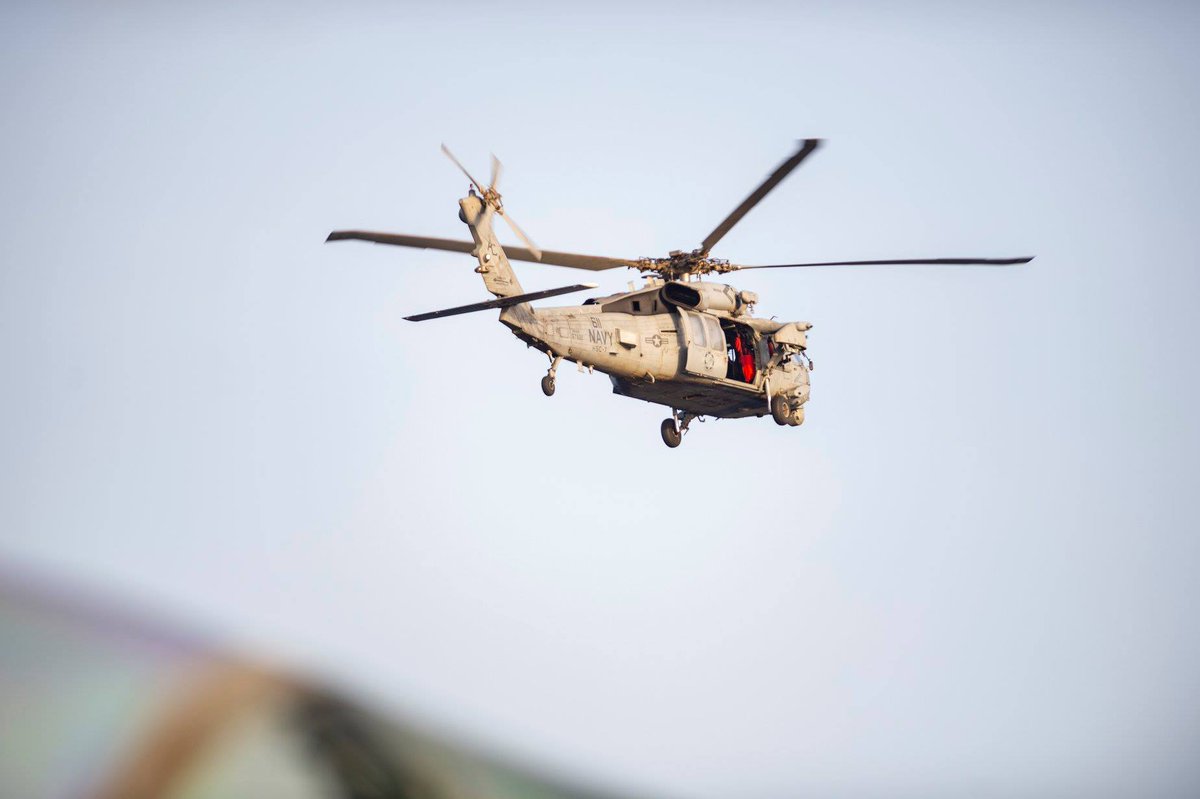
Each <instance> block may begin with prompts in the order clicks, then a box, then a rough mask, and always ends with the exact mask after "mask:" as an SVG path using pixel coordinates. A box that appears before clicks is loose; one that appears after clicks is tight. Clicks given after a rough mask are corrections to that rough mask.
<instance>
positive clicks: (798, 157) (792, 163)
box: [700, 139, 821, 255]
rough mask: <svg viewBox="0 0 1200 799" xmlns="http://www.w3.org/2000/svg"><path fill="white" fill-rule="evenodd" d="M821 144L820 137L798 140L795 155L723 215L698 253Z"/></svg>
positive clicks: (708, 248) (720, 236)
mask: <svg viewBox="0 0 1200 799" xmlns="http://www.w3.org/2000/svg"><path fill="white" fill-rule="evenodd" d="M820 144H821V140H820V139H804V140H803V141H801V142H800V148H799V149H798V150H796V153H795V155H793V156H792V157H791V158H789V159H787V160H786V161H784V162H783V163H782V164H780V165H779V168H778V169H776V170H775V171H774V172H772V173H771V174H770V175H769V176H768V177H767V179H766V180H764V181H763V182H762V185H760V186H759V187H758V188H757V189H755V190H754V191H752V192H750V196H749V197H747V198H746V199H745V200H743V201H742V204H741V205H739V206H738V207H737V208H734V209H733V213H731V214H730V215H729V216H727V217H725V221H724V222H722V223H721V224H719V225H717V227H716V229H714V230H713V232H712V233H709V234H708V238H706V239H705V240H704V243H703V244H702V245H701V246H700V254H701V255H708V253H709V252H710V251H711V250H712V248H713V246H714V245H715V244H716V243H717V242H718V241H720V240H721V239H722V238H723V237H724V236H725V234H726V233H728V232H729V231H730V230H731V229H732V228H733V226H734V225H736V224H737V223H738V222H739V221H741V219H742V217H743V216H745V215H746V214H748V213H750V209H751V208H753V207H754V206H756V205H758V203H759V202H760V201H761V200H762V198H763V197H766V196H767V194H768V193H770V191H771V189H773V188H775V187H776V186H778V185H779V184H780V182H781V181H782V180H783V179H784V178H786V177H787V176H788V174H789V173H791V171H792V170H793V169H795V168H796V167H798V166H800V162H801V161H803V160H804V159H805V158H808V156H809V155H811V154H812V151H813V150H815V149H817V147H818V146H819V145H820Z"/></svg>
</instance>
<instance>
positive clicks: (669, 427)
mask: <svg viewBox="0 0 1200 799" xmlns="http://www.w3.org/2000/svg"><path fill="white" fill-rule="evenodd" d="M659 430H660V431H661V432H662V440H663V443H664V444H666V445H667V446H668V447H670V448H671V449H675V447H678V446H679V442H680V441H683V433H681V432H679V428H678V427H676V426H675V420H674V419H663V421H662V424H661V425H659Z"/></svg>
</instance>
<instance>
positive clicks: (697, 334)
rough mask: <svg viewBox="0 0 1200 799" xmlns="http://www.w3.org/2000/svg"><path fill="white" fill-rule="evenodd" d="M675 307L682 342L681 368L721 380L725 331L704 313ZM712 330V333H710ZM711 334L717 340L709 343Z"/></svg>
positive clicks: (725, 365)
mask: <svg viewBox="0 0 1200 799" xmlns="http://www.w3.org/2000/svg"><path fill="white" fill-rule="evenodd" d="M677 310H678V311H679V338H680V340H681V341H683V342H684V356H683V370H684V371H685V372H687V373H689V374H693V375H699V376H701V377H709V378H712V379H714V380H721V379H723V378H724V377H725V370H726V369H727V368H728V356H727V355H726V353H725V334H724V332H723V331H722V330H721V323H720V322H718V321H717V319H716V318H715V317H712V316H709V315H708V314H702V313H695V312H690V311H685V310H683V309H682V308H679V309H677ZM714 331H715V334H714ZM713 335H715V336H716V338H717V341H716V342H714V343H710V342H709V339H710V338H711V337H712V336H713Z"/></svg>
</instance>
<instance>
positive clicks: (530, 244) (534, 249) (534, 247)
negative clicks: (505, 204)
mask: <svg viewBox="0 0 1200 799" xmlns="http://www.w3.org/2000/svg"><path fill="white" fill-rule="evenodd" d="M500 215H501V216H503V217H504V221H505V222H507V223H508V226H509V227H510V228H512V231H513V233H516V234H517V238H519V239H520V240H521V243H522V244H524V245H525V246H526V247H528V248H529V251H530V252H531V253H533V257H534V258H537V259H538V260H539V261H540V260H542V251H541V250H539V249H538V246H537V245H536V244H534V243H533V241H532V240H530V238H529V237H528V236H526V235H525V231H524V230H521V228H520V226H519V225H517V223H516V222H514V221H513V218H512V217H511V216H509V215H508V213H507V212H506V211H501V212H500Z"/></svg>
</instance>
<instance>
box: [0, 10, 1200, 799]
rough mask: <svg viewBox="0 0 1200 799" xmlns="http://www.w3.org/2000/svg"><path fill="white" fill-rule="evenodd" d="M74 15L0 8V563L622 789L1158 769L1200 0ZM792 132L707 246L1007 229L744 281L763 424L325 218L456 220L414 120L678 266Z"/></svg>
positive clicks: (1190, 535)
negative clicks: (796, 331)
mask: <svg viewBox="0 0 1200 799" xmlns="http://www.w3.org/2000/svg"><path fill="white" fill-rule="evenodd" d="M105 6H106V7H105V8H104V10H98V9H97V8H93V7H91V6H88V5H85V4H80V5H53V4H45V3H36V4H35V3H27V4H19V3H9V4H5V5H4V7H3V9H2V10H0V98H2V102H3V105H2V107H3V109H4V113H3V114H2V115H0V145H2V146H0V166H2V170H0V174H2V175H3V180H0V229H2V235H0V264H2V266H3V270H2V273H0V281H2V282H0V326H2V330H3V335H2V336H0V368H2V370H3V371H2V374H3V386H4V390H3V392H0V420H2V421H0V436H2V438H0V441H2V442H3V443H2V446H0V470H2V475H3V479H2V480H0V559H2V560H3V561H4V562H7V563H10V564H16V565H19V566H21V567H23V568H29V569H34V570H37V571H38V572H39V573H44V574H49V575H54V576H58V577H62V578H66V579H70V580H75V581H79V582H80V583H81V584H85V585H90V586H93V587H95V588H97V589H99V590H100V591H101V592H103V593H107V594H111V595H113V596H118V597H123V598H125V599H127V600H130V601H132V602H135V603H138V604H141V605H143V606H144V607H146V608H147V609H148V610H149V611H151V612H152V613H154V614H156V615H159V616H161V617H164V618H166V619H169V620H173V621H176V622H178V623H180V624H183V625H191V626H194V627H196V628H198V629H200V630H205V631H209V632H211V633H213V634H215V635H217V636H218V637H220V638H223V639H226V640H228V641H230V642H231V643H233V644H235V645H237V646H240V647H243V648H246V649H249V650H251V651H255V652H262V653H269V654H270V655H271V656H273V657H277V658H281V659H283V660H286V661H288V662H293V663H298V664H301V665H302V666H304V667H305V668H308V669H311V670H313V671H314V672H316V673H318V674H322V675H326V676H327V677H328V678H330V679H332V680H334V681H336V682H337V683H339V684H342V685H345V686H347V687H349V688H351V689H352V690H353V691H355V692H357V693H358V694H359V695H360V696H365V697H367V698H369V699H371V700H372V701H376V702H379V703H381V704H382V705H384V706H385V707H391V708H395V709H396V710H397V711H398V712H406V711H409V712H415V713H418V714H422V715H424V716H427V717H429V718H433V719H436V720H438V721H439V722H441V723H443V724H446V725H448V726H449V727H451V728H454V729H458V730H460V731H462V732H463V733H464V734H466V735H468V736H471V737H474V738H476V739H478V740H481V741H484V742H487V743H489V744H491V745H492V746H495V747H497V748H500V749H502V750H504V751H509V752H514V753H517V754H523V755H534V756H536V758H537V759H538V760H540V761H542V762H547V763H550V764H554V765H557V766H558V767H561V768H564V769H567V770H570V771H572V772H575V773H578V774H585V775H597V776H599V777H600V778H602V779H604V780H606V781H608V782H609V783H611V784H615V785H617V786H625V787H628V788H631V789H635V790H639V791H643V792H647V793H655V794H665V795H670V796H681V797H683V796H686V797H705V798H707V797H713V798H714V799H715V798H716V797H727V796H732V795H736V796H747V797H778V796H794V795H806V794H807V795H823V796H882V795H887V796H918V795H919V796H936V795H943V796H963V795H971V796H989V795H995V796H1058V797H1061V796H1091V797H1097V796H1135V795H1136V796H1180V795H1187V794H1194V793H1195V792H1196V791H1197V790H1200V765H1198V763H1200V761H1197V759H1196V758H1195V753H1196V752H1197V751H1200V690H1197V689H1198V688H1200V685H1198V684H1197V683H1198V677H1200V625H1198V624H1197V622H1196V618H1195V613H1194V608H1195V606H1196V603H1197V600H1200V590H1198V589H1197V583H1196V576H1195V575H1196V567H1197V565H1198V561H1200V543H1198V537H1197V527H1198V526H1200V525H1198V522H1200V513H1198V510H1200V499H1198V496H1200V490H1198V489H1200V485H1198V482H1200V481H1198V479H1197V477H1198V474H1200V469H1198V463H1197V461H1198V459H1200V435H1198V425H1197V421H1196V413H1195V407H1194V406H1195V401H1196V396H1197V388H1198V386H1197V380H1196V376H1195V375H1196V366H1195V361H1196V356H1195V355H1194V353H1193V352H1192V347H1191V346H1190V344H1191V339H1192V337H1193V336H1194V332H1193V327H1194V325H1193V320H1194V318H1195V310H1194V309H1195V304H1196V301H1197V299H1198V297H1200V277H1198V276H1197V275H1198V266H1200V265H1198V263H1197V261H1198V255H1197V253H1198V252H1200V243H1198V242H1197V236H1196V224H1197V222H1196V220H1197V218H1198V216H1200V202H1198V199H1200V196H1198V195H1200V188H1198V187H1200V160H1198V156H1197V152H1198V148H1197V141H1198V139H1200V124H1198V122H1200V92H1198V91H1197V79H1198V77H1200V63H1198V58H1200V56H1198V55H1197V47H1196V42H1197V41H1200V11H1198V9H1197V7H1196V6H1195V5H1191V4H1186V3H1179V4H1166V3H1163V4H1150V3H1137V4H1128V5H1106V4H1099V3H1096V4H1064V5H1058V6H1053V5H1048V4H1013V3H998V4H994V5H978V4H973V5H972V6H971V7H970V8H969V9H968V8H964V7H961V5H960V4H954V3H933V4H918V3H911V4H903V8H901V7H900V5H897V4H878V5H873V4H850V5H846V4H832V3H815V4H809V5H801V4H792V3H779V4H763V3H739V4H735V5H730V6H719V5H715V4H707V3H704V4H693V3H689V4H679V5H677V6H660V5H655V4H652V3H645V4H615V5H614V4H607V3H605V4H595V5H593V6H591V7H590V8H589V9H588V10H587V11H585V12H575V11H567V10H564V9H563V7H561V6H558V5H555V6H553V7H551V6H549V4H547V5H546V6H545V7H543V6H541V5H538V4H529V3H520V2H518V3H503V4H498V3H497V4H472V3H457V4H453V5H452V6H451V5H449V4H448V5H446V6H444V7H442V6H439V7H437V8H434V7H430V8H426V9H420V8H417V7H415V6H414V7H406V6H392V5H387V4H361V5H357V6H348V5H341V6H338V7H337V9H336V10H327V9H324V8H322V7H320V6H318V5H315V4H313V5H305V4H300V5H297V4H286V5H279V6H269V5H259V4H255V5H253V7H244V6H243V5H242V4H231V5H229V6H227V7H224V8H221V7H218V6H215V5H211V4H203V5H202V4H195V5H194V6H193V8H192V9H190V10H180V9H178V8H167V7H163V6H160V5H154V4H139V3H125V4H105ZM805 136H822V137H825V138H827V139H828V141H827V146H826V147H824V148H823V149H821V150H820V151H818V152H817V153H816V154H815V155H814V156H813V157H812V158H810V159H809V160H808V161H807V162H806V163H805V164H804V165H803V166H802V167H801V168H800V169H799V170H797V171H796V172H795V173H794V174H793V175H792V177H790V178H789V179H788V180H787V181H786V182H785V183H784V184H783V185H781V186H780V187H779V188H778V189H776V191H775V192H774V193H773V194H772V195H771V196H770V197H769V198H768V199H767V200H766V201H764V202H763V203H762V204H761V205H760V206H759V207H758V208H756V209H755V210H754V211H753V212H752V213H751V214H750V215H749V216H747V217H746V218H745V219H744V220H743V221H742V223H741V224H740V225H739V226H738V227H737V228H736V229H735V230H734V232H733V233H731V234H730V235H729V236H728V237H726V238H725V239H724V240H723V241H722V242H721V243H720V245H719V247H718V249H717V252H715V253H714V254H715V255H717V256H721V257H728V258H731V259H733V260H736V261H739V262H743V263H771V262H780V261H791V260H830V259H853V258H864V259H865V258H912V257H928V256H960V255H967V256H996V257H999V256H1017V255H1027V254H1033V255H1036V256H1037V260H1035V261H1034V262H1033V263H1032V264H1030V265H1029V266H1025V267H1014V268H1006V269H989V268H951V267H946V268H941V267H909V268H906V267H874V268H844V269H836V268H835V269H827V270H803V271H801V270H794V271H790V272H787V271H775V272H761V273H748V274H745V275H738V276H737V280H735V281H733V282H734V283H735V285H737V286H738V287H740V288H746V289H751V290H753V291H756V292H758V293H759V294H760V295H761V296H762V298H763V302H762V305H761V306H760V309H759V310H760V311H761V312H762V313H763V314H765V315H768V316H770V315H778V316H779V317H780V318H784V319H802V320H807V321H811V322H812V323H813V325H814V327H813V330H812V331H811V333H810V334H809V341H810V352H811V354H812V356H813V359H814V361H815V362H816V371H815V372H814V374H813V389H812V400H811V402H810V403H809V405H808V419H807V422H806V423H805V424H804V426H803V427H800V428H794V429H793V428H780V427H777V426H776V425H775V424H774V423H773V422H772V421H771V420H770V418H765V419H760V420H742V421H717V422H709V423H707V424H703V425H699V424H697V425H693V431H692V432H691V433H690V434H689V435H688V437H687V439H686V440H685V442H684V444H683V446H682V447H681V448H680V449H678V450H668V449H667V448H666V447H664V446H663V445H662V443H661V441H660V440H659V435H658V430H657V428H658V422H659V421H660V419H661V418H663V416H664V412H663V410H662V409H660V408H658V407H657V406H651V405H647V404H643V403H639V402H635V401H632V400H627V399H623V398H617V397H614V396H612V395H611V394H610V386H609V384H608V381H607V379H606V378H604V377H603V376H601V375H599V374H597V375H594V376H584V375H579V374H577V373H575V371H574V370H573V369H570V368H568V369H564V370H563V371H562V372H560V379H559V386H558V394H557V395H556V396H555V397H554V398H553V399H547V398H545V397H543V396H542V394H541V392H540V390H539V388H538V380H539V378H540V377H541V375H542V374H543V373H544V371H545V365H546V362H545V359H544V357H542V356H541V355H540V354H537V353H535V352H533V351H529V350H526V349H525V348H524V347H523V346H522V345H520V343H519V342H517V341H516V340H515V339H514V338H513V337H512V336H511V335H510V334H508V333H507V332H506V331H505V330H504V329H503V328H502V327H500V326H499V325H498V324H496V322H495V320H494V318H493V315H492V314H475V315H473V316H464V317H459V318H457V319H454V320H442V321H434V322H428V323H423V324H420V325H416V324H411V323H407V322H404V321H402V320H401V318H400V317H401V316H403V315H406V314H409V313H412V312H419V311H426V310H432V309H435V308H440V307H446V306H450V305H457V304H462V303H466V302H472V301H476V300H479V299H484V298H485V297H486V294H485V292H484V290H483V286H482V284H481V282H480V281H479V279H478V276H477V275H475V274H474V273H473V272H472V263H471V261H470V259H469V258H468V257H465V256H461V255H454V254H450V253H435V252H422V251H417V250H403V249H396V248H385V247H374V246H371V245H366V244H358V243H343V244H336V245H333V244H331V245H325V244H323V243H322V242H323V239H324V237H325V235H326V234H327V233H328V232H329V231H330V230H332V229H335V228H345V227H362V228H368V229H380V230H394V231H400V232H410V233H425V234H428V235H435V236H446V237H464V236H466V235H467V231H466V228H465V227H463V226H462V224H461V223H459V222H458V220H457V217H456V210H457V208H456V205H455V202H456V200H457V198H458V197H460V196H461V195H462V193H463V192H464V190H465V188H466V185H465V181H464V180H463V179H462V177H461V176H460V175H459V174H458V173H457V172H456V171H455V170H454V168H453V166H452V165H451V164H450V163H449V162H447V161H446V160H445V159H444V158H443V157H442V156H441V154H440V153H439V152H438V145H439V144H440V143H441V142H442V141H445V142H447V143H448V144H449V145H450V146H451V147H452V148H454V149H455V150H456V152H457V153H458V155H459V156H460V157H461V158H463V160H464V161H465V162H466V163H467V164H468V166H469V167H471V168H472V169H476V170H478V171H479V172H486V170H487V166H486V164H487V156H488V153H489V151H494V152H496V153H497V154H498V155H499V156H500V157H501V159H503V161H504V163H505V167H506V174H505V178H504V183H503V186H502V188H503V189H504V191H505V200H506V206H507V208H508V209H509V210H511V211H512V212H513V214H514V215H515V216H516V218H517V219H518V220H519V221H520V223H521V225H522V226H523V227H524V228H525V229H526V231H528V232H529V233H530V235H531V236H532V237H533V239H534V240H535V241H536V242H537V243H538V244H540V245H541V246H543V247H546V248H553V249H563V250H573V251H579V252H587V253H596V254H604V255H614V256H622V257H636V256H640V255H662V254H665V253H666V251H667V250H671V249H690V248H692V247H694V246H696V245H697V244H698V243H699V241H700V239H701V238H703V236H704V235H705V234H706V233H707V232H708V231H709V230H711V229H712V227H713V226H714V225H715V224H716V223H717V222H718V221H720V219H721V218H723V217H724V216H725V214H727V213H728V212H729V211H730V210H731V209H732V208H733V207H734V206H735V205H736V204H737V203H738V202H739V201H740V200H741V199H742V198H743V197H744V196H745V194H746V193H747V192H748V191H749V190H750V189H751V188H752V187H753V186H754V185H755V184H756V183H757V182H758V181H759V180H761V179H762V177H763V176H765V175H766V174H767V173H768V172H769V171H770V170H771V169H773V168H774V167H775V166H776V164H778V162H779V161H781V160H782V159H783V158H784V157H785V156H786V155H787V154H788V153H789V152H790V151H791V150H792V148H793V146H794V141H795V139H797V138H800V137H805ZM503 235H507V234H506V233H502V236H503ZM508 240H509V241H511V238H510V239H508ZM518 272H519V274H520V276H521V279H522V281H523V283H524V285H525V287H526V288H527V289H529V290H535V289H538V288H549V287H552V286H558V285H563V284H566V283H572V282H578V281H579V280H580V279H587V276H586V275H585V274H584V273H579V272H574V271H571V270H562V269H553V268H551V267H545V266H538V265H521V266H519V267H518ZM632 277H634V276H633V275H631V274H624V273H619V274H618V273H605V274H602V275H600V277H599V281H600V282H601V289H602V290H603V291H605V292H609V291H615V290H618V289H620V288H622V287H623V286H624V285H625V281H626V280H628V279H631V278H632ZM551 302H553V301H551Z"/></svg>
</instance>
